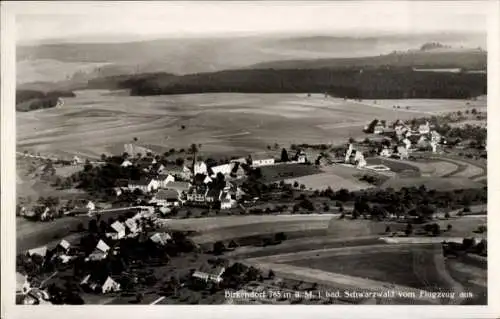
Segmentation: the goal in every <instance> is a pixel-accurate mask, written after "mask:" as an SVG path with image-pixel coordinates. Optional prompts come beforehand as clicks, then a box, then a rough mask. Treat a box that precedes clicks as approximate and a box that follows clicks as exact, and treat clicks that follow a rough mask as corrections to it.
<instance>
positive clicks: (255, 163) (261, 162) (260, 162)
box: [252, 154, 275, 167]
mask: <svg viewBox="0 0 500 319" xmlns="http://www.w3.org/2000/svg"><path fill="white" fill-rule="evenodd" d="M274 163H275V160H274V158H273V157H271V156H269V155H265V154H257V155H254V156H252V167H261V166H269V165H274Z"/></svg>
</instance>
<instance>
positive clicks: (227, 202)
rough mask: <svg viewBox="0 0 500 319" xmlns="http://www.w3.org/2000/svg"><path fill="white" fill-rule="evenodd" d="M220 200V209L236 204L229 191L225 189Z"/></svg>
mask: <svg viewBox="0 0 500 319" xmlns="http://www.w3.org/2000/svg"><path fill="white" fill-rule="evenodd" d="M219 200H220V209H231V208H233V207H234V206H235V204H236V201H235V200H234V199H232V197H231V194H230V193H229V192H227V191H224V192H222V193H221V194H220V196H219Z"/></svg>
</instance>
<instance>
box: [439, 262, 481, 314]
mask: <svg viewBox="0 0 500 319" xmlns="http://www.w3.org/2000/svg"><path fill="white" fill-rule="evenodd" d="M445 267H446V271H447V272H448V273H449V275H450V276H451V277H452V278H453V279H454V280H455V281H457V282H459V283H460V284H461V285H462V286H463V287H464V288H465V289H466V290H467V291H469V292H471V293H473V295H474V297H473V298H470V299H468V300H466V301H464V304H471V305H473V304H481V305H485V304H487V303H488V295H487V285H488V278H487V275H488V272H487V270H485V269H481V268H478V267H474V266H471V265H468V264H465V263H462V262H461V261H460V260H458V259H454V258H447V259H446V261H445Z"/></svg>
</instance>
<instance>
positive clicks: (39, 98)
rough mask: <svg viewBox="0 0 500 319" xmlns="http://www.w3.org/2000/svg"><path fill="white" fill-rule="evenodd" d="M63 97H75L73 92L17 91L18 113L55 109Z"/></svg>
mask: <svg viewBox="0 0 500 319" xmlns="http://www.w3.org/2000/svg"><path fill="white" fill-rule="evenodd" d="M61 97H75V93H73V92H72V91H49V92H42V91H35V90H17V91H16V111H19V112H28V111H33V110H38V109H47V108H51V107H55V106H56V105H57V101H58V100H59V98H61Z"/></svg>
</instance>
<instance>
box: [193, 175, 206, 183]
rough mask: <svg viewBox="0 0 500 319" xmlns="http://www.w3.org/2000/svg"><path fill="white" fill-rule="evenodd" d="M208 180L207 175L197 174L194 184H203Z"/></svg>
mask: <svg viewBox="0 0 500 319" xmlns="http://www.w3.org/2000/svg"><path fill="white" fill-rule="evenodd" d="M205 178H207V175H205V174H196V175H195V176H194V183H195V184H203V181H204V180H205Z"/></svg>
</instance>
